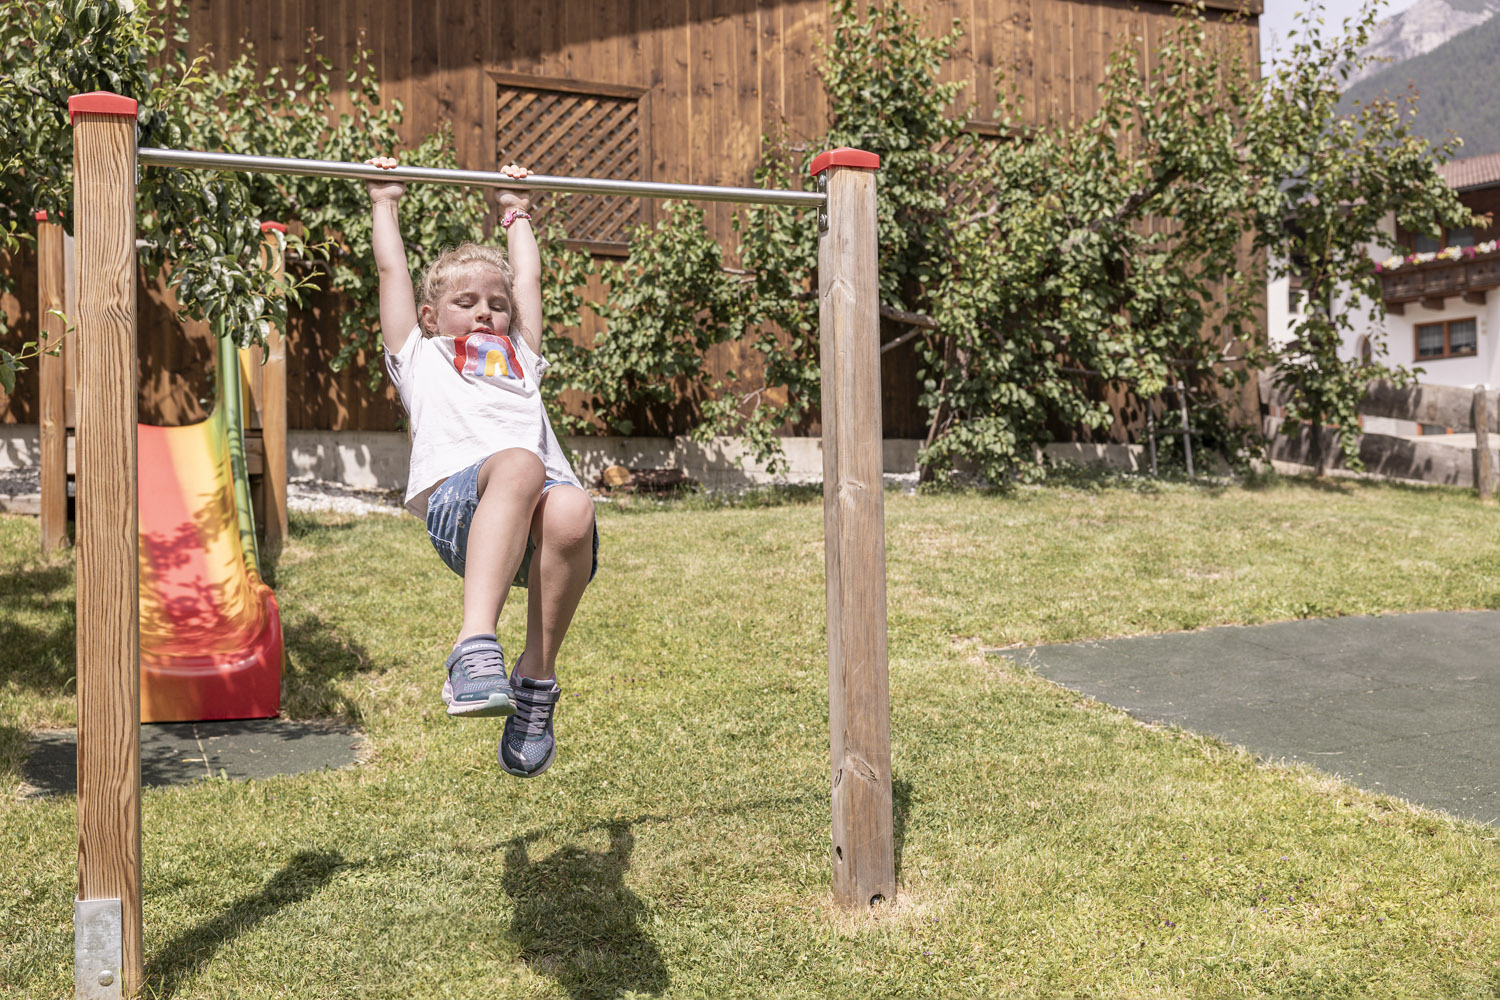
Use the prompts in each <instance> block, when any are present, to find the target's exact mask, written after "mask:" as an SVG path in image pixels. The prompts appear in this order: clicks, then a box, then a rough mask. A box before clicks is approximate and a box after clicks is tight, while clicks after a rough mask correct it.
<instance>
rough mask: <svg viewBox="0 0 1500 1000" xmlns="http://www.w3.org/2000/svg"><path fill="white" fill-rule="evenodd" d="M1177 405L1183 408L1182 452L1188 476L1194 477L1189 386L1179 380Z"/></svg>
mask: <svg viewBox="0 0 1500 1000" xmlns="http://www.w3.org/2000/svg"><path fill="white" fill-rule="evenodd" d="M1177 405H1178V407H1179V408H1180V409H1181V410H1182V454H1183V457H1185V458H1186V459H1187V474H1188V478H1189V479H1192V478H1193V428H1192V425H1191V424H1189V423H1188V405H1187V386H1185V385H1183V384H1182V382H1181V380H1178V382H1177Z"/></svg>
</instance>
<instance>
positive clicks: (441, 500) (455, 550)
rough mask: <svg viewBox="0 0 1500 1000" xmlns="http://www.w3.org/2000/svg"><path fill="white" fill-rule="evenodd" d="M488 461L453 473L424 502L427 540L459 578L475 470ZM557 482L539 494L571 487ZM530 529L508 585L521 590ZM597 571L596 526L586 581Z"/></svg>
mask: <svg viewBox="0 0 1500 1000" xmlns="http://www.w3.org/2000/svg"><path fill="white" fill-rule="evenodd" d="M486 461H488V459H480V460H479V461H477V462H475V463H474V464H473V465H471V466H469V467H468V468H467V469H464V470H463V471H462V472H455V473H454V474H453V475H451V476H449V477H448V478H447V479H445V480H443V483H442V485H440V486H439V487H438V488H437V489H435V490H433V491H432V496H430V497H428V499H427V537H428V538H429V539H431V541H432V547H433V548H434V549H436V550H437V554H438V555H439V556H440V557H441V558H442V560H443V562H444V563H446V564H447V566H448V568H449V569H451V570H452V571H453V572H455V573H457V574H458V575H459V576H463V575H464V559H465V556H466V555H467V553H468V551H469V525H470V524H472V523H473V521H474V509H475V508H476V507H478V506H479V470H480V468H481V467H483V465H484V463H485V462H486ZM571 485H573V484H572V483H568V482H566V481H564V480H561V479H549V480H547V481H546V482H545V483H543V484H542V495H543V496H546V495H547V491H548V490H550V489H552V488H553V487H554V486H571ZM530 529H531V526H530V524H529V523H528V524H527V525H526V526H525V527H524V528H523V529H522V530H524V531H525V532H526V554H525V555H523V556H522V557H521V566H520V568H519V569H517V570H516V578H515V581H514V583H513V584H512V586H516V587H525V586H526V583H527V580H528V579H529V575H530V570H531V553H532V552H533V551H535V550H536V544H535V543H534V542H533V541H532V540H531V530H530ZM598 571H599V525H598V523H597V522H595V524H594V562H593V565H592V566H591V567H590V569H589V579H590V580H593V579H594V574H595V573H597V572H598Z"/></svg>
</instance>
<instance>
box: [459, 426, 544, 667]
mask: <svg viewBox="0 0 1500 1000" xmlns="http://www.w3.org/2000/svg"><path fill="white" fill-rule="evenodd" d="M546 475H547V473H546V469H545V468H544V467H543V466H542V461H541V459H539V458H537V457H536V456H535V455H533V454H532V453H531V452H529V451H525V450H523V449H520V448H507V449H506V450H505V451H498V452H496V453H495V454H493V455H491V456H490V457H489V458H488V459H486V460H485V463H484V466H483V467H482V468H481V469H480V470H479V482H478V492H479V504H478V506H477V507H475V509H474V519H473V521H471V522H470V524H469V543H468V547H467V548H466V549H465V554H464V562H465V566H464V620H463V627H462V628H460V629H459V633H458V638H459V640H462V639H465V638H467V637H468V636H471V635H490V634H493V633H494V631H495V625H496V623H497V622H499V620H500V610H501V609H502V608H504V607H505V599H506V597H508V596H509V595H510V582H511V579H512V578H514V577H515V575H516V569H517V568H518V567H519V566H520V565H521V557H522V556H523V555H525V554H526V530H525V528H524V525H526V524H528V523H529V522H530V521H531V520H532V516H531V515H532V511H533V510H534V509H535V508H536V507H537V498H538V497H540V496H541V493H542V484H543V482H545V480H546ZM554 492H555V491H554ZM455 644H456V643H455Z"/></svg>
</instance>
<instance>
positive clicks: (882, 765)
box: [812, 149, 896, 906]
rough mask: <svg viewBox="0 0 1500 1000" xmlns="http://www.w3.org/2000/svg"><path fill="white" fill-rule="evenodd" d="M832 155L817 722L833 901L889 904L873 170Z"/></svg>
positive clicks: (875, 160)
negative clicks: (823, 632) (822, 695)
mask: <svg viewBox="0 0 1500 1000" xmlns="http://www.w3.org/2000/svg"><path fill="white" fill-rule="evenodd" d="M879 165H880V158H879V157H878V156H876V155H874V154H873V153H867V152H863V151H861V150H857V149H835V150H832V151H830V152H826V153H823V154H821V155H819V156H818V157H817V158H816V159H815V160H813V164H812V172H813V175H814V176H816V177H817V178H818V186H819V188H820V190H823V191H825V192H826V193H827V196H828V203H827V205H826V207H825V208H824V209H823V211H822V213H821V214H820V216H819V220H818V223H819V224H818V228H819V234H818V301H819V304H820V311H819V323H820V326H821V329H822V339H821V344H822V365H823V414H822V417H823V420H822V422H823V531H824V553H825V565H826V567H827V587H828V717H829V729H830V744H831V746H830V750H831V762H832V775H831V778H832V795H833V894H834V898H835V899H836V900H837V901H838V902H840V903H843V904H845V905H861V906H868V905H871V904H873V903H876V902H880V901H882V900H894V898H895V893H896V863H895V838H894V825H893V817H892V807H891V735H890V691H889V684H888V679H887V661H886V617H885V497H884V479H883V473H884V469H883V467H882V460H881V435H880V287H879V278H878V273H877V262H876V261H877V258H876V231H875V169H876V168H877V167H879Z"/></svg>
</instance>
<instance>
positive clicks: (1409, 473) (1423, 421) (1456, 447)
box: [1261, 378, 1500, 499]
mask: <svg viewBox="0 0 1500 1000" xmlns="http://www.w3.org/2000/svg"><path fill="white" fill-rule="evenodd" d="M1495 395H1496V394H1495V392H1494V391H1491V390H1489V389H1487V388H1486V387H1485V386H1475V387H1474V388H1467V387H1462V386H1451V385H1427V384H1416V385H1409V386H1398V385H1394V384H1392V383H1390V382H1385V381H1377V382H1372V383H1370V386H1369V389H1368V390H1367V391H1366V393H1365V397H1364V399H1363V400H1362V401H1361V402H1360V404H1359V414H1360V416H1361V417H1385V418H1388V419H1392V420H1406V421H1411V422H1413V423H1416V424H1419V425H1422V426H1424V427H1441V428H1443V433H1437V434H1421V435H1395V434H1378V433H1366V432H1363V431H1362V432H1361V433H1360V435H1359V459H1360V461H1361V462H1363V463H1364V467H1365V470H1364V471H1365V472H1366V473H1369V474H1371V475H1376V476H1383V477H1387V478H1390V479H1405V480H1412V481H1417V482H1424V483H1444V484H1447V485H1450V486H1467V487H1472V488H1476V489H1478V491H1479V495H1480V497H1482V498H1486V499H1488V497H1489V496H1490V493H1491V490H1492V489H1493V486H1494V475H1495V469H1496V468H1500V456H1497V455H1496V454H1495V451H1494V448H1493V446H1492V444H1491V439H1490V434H1491V433H1500V406H1497V405H1496V399H1495ZM1261 398H1262V400H1263V402H1262V404H1261V409H1262V416H1263V420H1264V427H1265V434H1266V438H1267V439H1268V440H1269V442H1270V449H1269V450H1270V457H1271V458H1272V460H1274V461H1281V462H1289V463H1294V464H1299V465H1314V464H1316V462H1317V456H1318V454H1319V452H1318V450H1317V449H1315V447H1314V440H1313V431H1312V428H1310V427H1309V426H1308V425H1306V424H1296V425H1294V424H1292V423H1290V422H1289V421H1287V419H1286V403H1287V394H1286V393H1285V392H1284V391H1282V390H1280V389H1278V388H1276V387H1275V386H1274V385H1272V384H1271V382H1270V380H1269V379H1264V378H1263V380H1262V384H1261ZM1320 433H1321V435H1322V441H1321V445H1322V452H1321V454H1323V455H1325V456H1328V459H1327V462H1328V467H1329V468H1330V469H1342V468H1344V461H1343V456H1342V454H1341V453H1340V450H1339V448H1338V444H1337V442H1336V441H1335V440H1334V432H1333V430H1332V429H1330V428H1321V429H1320ZM1460 434H1462V435H1468V434H1472V435H1474V440H1473V443H1472V444H1470V443H1469V441H1468V440H1467V439H1466V438H1460V439H1458V440H1456V441H1455V439H1454V435H1460Z"/></svg>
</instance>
